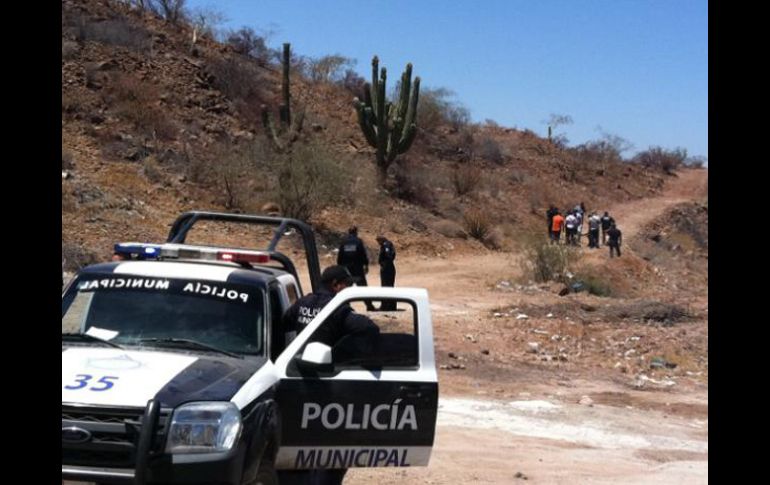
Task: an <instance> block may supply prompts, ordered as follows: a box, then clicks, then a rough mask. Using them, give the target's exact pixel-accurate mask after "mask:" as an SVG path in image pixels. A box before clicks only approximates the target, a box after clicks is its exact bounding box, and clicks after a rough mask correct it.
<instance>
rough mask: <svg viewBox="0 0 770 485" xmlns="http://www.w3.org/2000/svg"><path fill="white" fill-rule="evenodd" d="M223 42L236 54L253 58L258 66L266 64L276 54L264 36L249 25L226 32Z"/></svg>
mask: <svg viewBox="0 0 770 485" xmlns="http://www.w3.org/2000/svg"><path fill="white" fill-rule="evenodd" d="M225 42H226V43H227V44H228V45H230V46H231V47H232V48H233V50H234V51H235V52H237V53H238V54H241V55H244V56H249V57H251V58H253V59H255V60H256V61H257V64H259V65H260V66H266V65H268V64H269V63H270V61H271V60H273V59H275V58H276V57H277V55H278V54H277V52H276V51H275V50H273V49H270V48H269V47H268V46H267V41H266V39H265V37H264V36H261V35H259V34H257V33H256V32H255V31H254V29H252V28H251V27H242V28H241V29H239V30H236V31H232V32H230V33H228V34H227V36H226V38H225Z"/></svg>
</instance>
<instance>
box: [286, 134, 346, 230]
mask: <svg viewBox="0 0 770 485" xmlns="http://www.w3.org/2000/svg"><path fill="white" fill-rule="evenodd" d="M274 163H275V164H276V165H277V166H276V167H275V168H276V170H277V178H278V184H277V186H276V190H275V193H274V195H273V199H274V200H276V201H277V202H278V204H279V205H280V206H281V211H282V215H284V216H286V217H293V218H296V219H300V220H310V219H311V218H312V217H313V216H314V215H316V214H317V213H318V212H319V211H320V210H322V209H324V208H326V207H327V206H328V205H330V204H332V203H334V202H335V201H337V200H338V199H339V198H340V197H341V196H342V194H344V193H345V191H346V187H347V186H348V183H347V181H346V180H345V178H344V177H341V176H340V174H341V173H342V171H341V170H340V168H339V165H338V162H337V161H336V157H335V156H334V155H333V154H331V153H329V152H328V151H327V150H326V149H324V148H322V147H320V146H317V145H313V144H297V145H294V149H293V150H292V152H291V153H288V154H286V155H284V156H278V157H276V158H275V159H274Z"/></svg>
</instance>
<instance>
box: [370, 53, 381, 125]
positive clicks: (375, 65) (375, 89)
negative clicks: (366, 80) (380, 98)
mask: <svg viewBox="0 0 770 485" xmlns="http://www.w3.org/2000/svg"><path fill="white" fill-rule="evenodd" d="M379 65H380V60H379V59H378V58H377V56H374V57H373V58H372V85H371V87H370V90H369V93H370V94H369V96H370V98H371V107H372V111H374V113H375V114H377V113H378V112H379V109H378V105H377V93H379V91H380V86H379V84H380V81H379V77H378V71H379ZM383 82H384V80H383Z"/></svg>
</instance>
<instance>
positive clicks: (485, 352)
mask: <svg viewBox="0 0 770 485" xmlns="http://www.w3.org/2000/svg"><path fill="white" fill-rule="evenodd" d="M481 353H482V354H484V355H489V350H487V349H482V350H481Z"/></svg>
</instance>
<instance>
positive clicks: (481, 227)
mask: <svg viewBox="0 0 770 485" xmlns="http://www.w3.org/2000/svg"><path fill="white" fill-rule="evenodd" d="M463 226H464V227H465V230H466V231H467V232H468V235H469V236H471V237H472V238H474V239H478V240H479V241H481V242H484V240H485V239H486V237H487V236H488V235H489V232H490V231H491V230H492V222H491V220H490V217H489V213H488V212H487V211H485V210H483V209H480V208H477V207H474V208H471V209H468V210H467V211H465V213H464V214H463Z"/></svg>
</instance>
